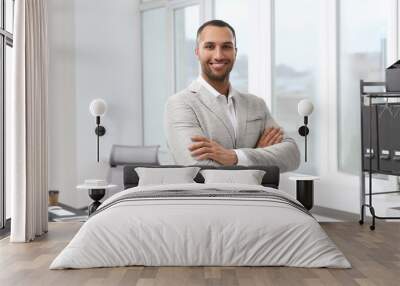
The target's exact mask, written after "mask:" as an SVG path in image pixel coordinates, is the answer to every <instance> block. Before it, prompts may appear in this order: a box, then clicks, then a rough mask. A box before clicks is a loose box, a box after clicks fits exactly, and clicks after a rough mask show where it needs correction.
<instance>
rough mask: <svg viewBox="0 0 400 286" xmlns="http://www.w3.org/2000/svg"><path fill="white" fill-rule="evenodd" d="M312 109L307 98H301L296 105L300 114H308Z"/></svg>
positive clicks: (312, 106)
mask: <svg viewBox="0 0 400 286" xmlns="http://www.w3.org/2000/svg"><path fill="white" fill-rule="evenodd" d="M313 110H314V105H313V104H312V102H311V101H310V100H308V99H303V100H301V101H300V102H299V104H298V105H297V111H298V112H299V114H300V115H301V116H308V115H310V114H311V113H312V112H313Z"/></svg>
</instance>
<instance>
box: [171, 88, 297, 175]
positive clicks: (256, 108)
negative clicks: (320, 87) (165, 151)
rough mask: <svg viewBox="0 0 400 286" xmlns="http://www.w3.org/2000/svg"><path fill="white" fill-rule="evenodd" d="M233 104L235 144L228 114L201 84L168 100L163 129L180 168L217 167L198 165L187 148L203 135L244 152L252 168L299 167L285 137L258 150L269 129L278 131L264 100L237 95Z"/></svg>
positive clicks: (210, 162)
mask: <svg viewBox="0 0 400 286" xmlns="http://www.w3.org/2000/svg"><path fill="white" fill-rule="evenodd" d="M235 93H236V94H235V95H234V101H235V109H236V115H237V121H238V128H237V131H238V134H237V138H236V140H235V133H234V129H233V126H232V124H231V122H230V120H229V118H228V115H227V114H226V111H225V110H223V109H222V107H221V106H220V105H219V103H218V102H217V98H216V97H215V96H214V95H212V94H211V93H209V91H207V89H205V88H204V87H203V86H202V85H201V84H200V83H199V82H197V81H194V82H192V83H191V85H190V86H189V87H188V88H186V89H184V90H183V91H181V92H179V93H177V94H175V95H173V96H171V97H169V98H168V101H167V103H166V107H165V114H164V117H165V118H164V124H165V126H164V129H165V133H166V138H167V144H168V148H169V149H170V151H171V153H172V157H173V159H174V161H175V163H176V164H178V165H214V166H220V164H219V163H217V162H215V161H213V160H203V161H197V160H196V159H195V158H194V157H192V156H191V154H190V151H189V150H188V146H189V145H190V144H192V143H193V142H192V141H191V137H192V136H193V135H202V136H206V137H207V138H209V139H211V140H214V141H216V142H218V143H219V144H221V145H222V146H224V147H225V148H228V149H241V150H243V152H244V154H245V155H246V156H247V158H248V159H249V160H250V161H251V163H252V165H264V166H271V165H275V166H278V167H279V169H280V171H281V172H286V171H292V170H295V169H297V168H298V166H299V164H300V152H299V149H298V147H297V144H296V142H295V141H294V140H293V139H292V138H290V137H288V136H287V135H286V134H285V133H284V137H283V141H282V142H281V143H279V144H275V145H272V146H268V147H265V148H256V145H257V141H258V139H259V137H260V135H261V134H262V133H263V131H264V129H265V128H267V127H272V126H273V127H279V126H278V125H277V123H276V122H275V120H274V119H273V118H272V116H271V114H270V112H269V110H268V108H267V106H266V104H265V102H264V100H262V99H261V98H259V97H257V96H254V95H251V94H242V93H239V92H237V91H235Z"/></svg>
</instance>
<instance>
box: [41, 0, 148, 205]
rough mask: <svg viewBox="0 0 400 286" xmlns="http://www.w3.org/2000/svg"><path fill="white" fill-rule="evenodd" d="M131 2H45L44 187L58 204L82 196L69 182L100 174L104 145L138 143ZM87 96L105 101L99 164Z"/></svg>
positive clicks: (135, 15)
mask: <svg viewBox="0 0 400 286" xmlns="http://www.w3.org/2000/svg"><path fill="white" fill-rule="evenodd" d="M138 2H139V1H132V0H120V1H116V2H115V1H107V0H86V1H77V0H76V1H71V0H52V1H49V4H48V14H49V49H50V77H49V109H50V114H49V117H50V142H49V143H50V144H49V145H50V151H49V161H50V162H49V164H50V172H49V178H50V179H49V187H50V189H58V190H60V202H63V203H65V204H68V205H71V206H74V207H83V206H86V205H87V204H88V203H89V202H90V199H89V198H88V196H87V193H86V192H78V191H77V190H76V188H75V186H76V185H77V184H79V183H82V182H83V181H84V180H85V179H89V178H105V177H106V173H107V169H108V166H107V162H108V156H109V154H110V150H111V146H112V144H127V145H135V144H141V143H142V130H141V126H142V122H141V121H142V114H141V106H142V103H141V87H140V83H141V77H140V74H141V73H140V72H141V71H140V66H141V64H140V13H139V7H138ZM95 98H103V99H104V100H106V101H107V103H108V111H107V113H106V115H105V117H103V118H102V122H101V123H102V125H103V126H104V127H105V128H106V134H105V135H104V136H103V137H101V138H100V161H101V163H100V164H98V163H97V162H96V136H95V133H94V129H95V119H94V117H92V116H91V115H90V113H89V104H90V102H91V100H93V99H95Z"/></svg>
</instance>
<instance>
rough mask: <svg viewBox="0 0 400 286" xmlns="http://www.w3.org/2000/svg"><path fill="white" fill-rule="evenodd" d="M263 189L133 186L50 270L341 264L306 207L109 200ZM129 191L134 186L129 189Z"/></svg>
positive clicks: (107, 205)
mask: <svg viewBox="0 0 400 286" xmlns="http://www.w3.org/2000/svg"><path fill="white" fill-rule="evenodd" d="M210 188H212V189H216V190H219V191H224V190H229V191H232V190H237V191H239V190H263V191H265V192H270V193H276V194H279V195H281V196H285V197H286V198H289V199H290V200H292V201H295V199H293V198H292V197H290V196H289V195H287V194H285V193H283V192H281V191H279V190H275V189H272V188H266V187H262V186H254V185H238V184H179V185H178V184H177V185H165V186H161V185H158V186H146V187H135V188H132V189H128V190H125V191H123V192H120V193H117V194H115V195H114V196H112V197H110V198H109V199H107V200H106V201H105V202H104V203H103V204H102V205H101V206H100V208H99V210H100V209H101V208H103V211H99V212H98V213H97V214H95V215H94V216H92V217H91V218H90V219H89V220H88V221H87V222H86V223H85V224H84V225H83V226H82V227H81V229H80V230H79V232H78V233H77V234H76V235H75V237H74V238H73V239H72V241H71V242H70V243H69V244H68V245H67V246H66V247H65V249H64V250H63V251H62V252H61V253H60V254H59V255H58V256H57V257H56V259H55V260H54V261H53V262H52V264H51V265H50V269H62V268H90V267H112V266H127V265H146V266H189V265H190V266H193V265H199V266H200V265H204V266H206V265H214V266H216V265H218V266H241V265H247V266H295V267H333V268H349V267H351V266H350V263H349V262H348V261H347V259H346V258H345V257H344V255H343V254H342V252H341V251H340V250H338V248H337V247H336V245H335V244H334V243H333V242H332V241H331V239H330V238H329V237H328V236H327V234H326V233H325V232H324V230H323V229H322V228H321V227H320V225H319V224H318V222H317V221H316V220H315V219H314V218H313V217H312V216H310V215H309V214H307V213H305V212H303V211H301V210H299V209H298V208H295V207H293V206H291V205H289V204H284V203H281V202H275V201H273V200H272V201H268V200H263V199H257V198H235V197H226V198H213V197H207V198H204V197H202V198H198V197H185V198H151V199H140V200H128V201H121V202H118V203H115V204H112V203H113V202H115V200H118V198H121V197H122V196H129V194H131V193H132V192H145V191H168V190H198V191H202V190H203V191H204V190H205V189H210ZM135 194H136V193H135Z"/></svg>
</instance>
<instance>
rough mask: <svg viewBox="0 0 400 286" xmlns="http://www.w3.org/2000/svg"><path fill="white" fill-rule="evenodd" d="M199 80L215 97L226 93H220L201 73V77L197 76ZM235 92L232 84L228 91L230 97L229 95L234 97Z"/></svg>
mask: <svg viewBox="0 0 400 286" xmlns="http://www.w3.org/2000/svg"><path fill="white" fill-rule="evenodd" d="M197 81H198V82H199V83H200V84H201V85H202V86H203V87H204V88H205V89H207V91H208V92H210V93H211V94H212V95H214V96H215V97H218V96H220V95H221V96H224V97H225V94H221V93H219V92H218V91H217V90H216V89H215V88H214V87H212V85H211V84H209V83H208V82H207V81H206V80H205V79H204V78H203V77H202V76H201V75H199V77H198V78H197ZM234 94H235V92H234V89H233V88H232V85H230V86H229V93H228V98H229V97H233V96H234Z"/></svg>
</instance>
